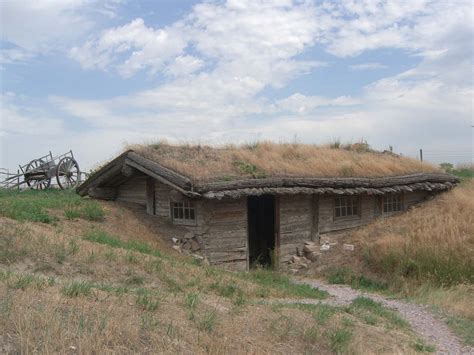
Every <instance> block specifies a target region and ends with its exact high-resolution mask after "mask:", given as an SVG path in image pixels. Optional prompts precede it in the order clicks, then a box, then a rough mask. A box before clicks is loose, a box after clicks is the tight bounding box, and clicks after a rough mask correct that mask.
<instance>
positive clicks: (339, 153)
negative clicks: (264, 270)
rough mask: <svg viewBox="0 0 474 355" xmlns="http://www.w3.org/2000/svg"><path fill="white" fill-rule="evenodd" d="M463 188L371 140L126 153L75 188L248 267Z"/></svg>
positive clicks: (210, 254)
mask: <svg viewBox="0 0 474 355" xmlns="http://www.w3.org/2000/svg"><path fill="white" fill-rule="evenodd" d="M457 182H458V180H457V179H456V178H455V177H453V176H451V175H448V174H444V173H441V172H440V171H438V170H437V169H436V168H435V167H433V166H431V165H428V164H424V163H422V162H419V161H416V160H413V159H409V158H404V157H401V156H398V155H395V154H391V153H381V152H375V151H371V150H370V149H368V147H367V146H366V145H364V144H355V145H349V146H347V147H343V148H331V147H322V146H313V145H303V144H275V143H258V144H254V145H248V146H228V147H224V148H212V147H208V146H188V145H186V146H173V145H169V144H155V145H150V146H136V147H132V148H131V149H130V150H127V151H126V152H124V153H123V154H121V155H120V156H118V157H117V158H115V159H113V160H112V161H110V162H109V163H107V164H106V165H104V166H103V167H101V168H100V169H99V170H98V171H96V172H95V173H94V174H93V175H91V176H90V177H89V178H88V179H87V180H86V181H85V182H84V183H83V184H82V185H80V186H79V187H78V188H77V192H78V193H79V194H80V195H81V196H86V195H88V196H90V197H92V198H99V199H108V200H117V201H124V202H129V203H134V204H138V205H141V206H143V208H144V209H146V211H147V213H148V214H149V215H150V218H164V219H168V220H169V221H170V223H173V224H176V225H181V226H184V227H185V228H186V229H188V230H189V233H191V234H192V235H193V238H195V240H197V241H198V243H199V245H200V250H201V252H202V254H203V255H204V256H206V257H207V259H208V260H209V262H210V263H212V264H225V265H226V266H227V267H230V268H232V269H240V270H242V269H243V270H245V269H248V268H249V267H251V266H252V265H254V264H256V263H260V264H268V263H270V261H271V258H272V257H273V256H275V255H276V256H278V260H279V261H280V262H285V261H287V260H288V259H289V258H290V257H291V256H292V255H294V254H295V253H296V252H297V250H298V249H299V250H301V249H302V247H303V245H304V243H305V242H306V241H315V242H318V241H319V240H320V238H321V236H323V235H324V236H326V237H328V238H330V237H331V236H333V235H335V234H337V233H341V232H343V231H345V230H347V229H349V228H354V227H357V226H361V225H363V224H366V223H369V222H370V221H372V220H374V219H375V218H377V217H381V216H389V215H393V214H396V213H401V212H403V211H405V210H407V209H408V208H410V206H412V205H414V204H416V203H419V202H421V201H423V200H425V199H427V198H429V197H430V196H432V195H433V194H436V193H438V192H441V191H446V190H448V189H450V188H452V187H453V186H454V185H455V184H456V183H457Z"/></svg>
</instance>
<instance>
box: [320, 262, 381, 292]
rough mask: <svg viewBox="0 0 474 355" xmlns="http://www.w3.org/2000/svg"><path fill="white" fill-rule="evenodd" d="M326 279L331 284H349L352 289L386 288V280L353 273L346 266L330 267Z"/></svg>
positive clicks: (372, 289) (370, 289)
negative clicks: (377, 279)
mask: <svg viewBox="0 0 474 355" xmlns="http://www.w3.org/2000/svg"><path fill="white" fill-rule="evenodd" d="M326 279H327V280H328V282H329V283H331V284H339V285H343V284H344V285H350V286H351V288H353V289H362V290H367V291H385V290H387V289H388V284H387V283H386V282H382V281H376V280H372V279H369V278H367V277H365V276H364V275H355V274H354V273H353V272H352V270H350V269H348V268H336V269H331V270H329V271H328V272H327V274H326Z"/></svg>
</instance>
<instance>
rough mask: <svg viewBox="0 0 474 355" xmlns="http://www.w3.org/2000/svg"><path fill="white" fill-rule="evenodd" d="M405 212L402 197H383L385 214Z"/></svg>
mask: <svg viewBox="0 0 474 355" xmlns="http://www.w3.org/2000/svg"><path fill="white" fill-rule="evenodd" d="M400 211H403V199H402V196H401V195H386V196H384V197H383V213H391V212H400Z"/></svg>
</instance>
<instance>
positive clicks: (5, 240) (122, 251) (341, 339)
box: [0, 191, 430, 354]
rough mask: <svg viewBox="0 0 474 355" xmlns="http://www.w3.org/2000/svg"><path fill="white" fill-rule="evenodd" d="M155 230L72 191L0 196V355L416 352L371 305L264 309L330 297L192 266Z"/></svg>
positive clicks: (386, 313)
mask: <svg viewBox="0 0 474 355" xmlns="http://www.w3.org/2000/svg"><path fill="white" fill-rule="evenodd" d="M91 211H93V212H91ZM168 228H172V227H168ZM162 231H163V229H157V228H156V227H153V226H150V225H147V224H145V223H143V221H142V220H141V219H140V215H138V214H137V212H136V211H134V210H130V209H129V208H128V207H127V208H126V207H123V206H120V205H117V204H114V203H102V202H101V203H98V202H95V201H90V200H87V199H79V198H78V197H77V196H76V195H74V194H73V193H71V192H62V191H46V192H34V191H32V192H23V193H16V192H14V193H11V192H9V193H5V192H2V194H1V198H0V352H2V353H5V352H6V353H8V352H12V353H17V352H20V353H30V352H41V353H68V352H78V353H104V352H121V353H128V352H153V353H156V352H161V353H229V352H232V353H242V352H246V353H263V354H264V353H275V352H277V353H322V354H329V353H359V354H365V353H367V352H373V353H380V352H386V353H413V352H416V351H418V350H420V346H419V342H418V338H417V336H416V335H415V334H414V333H413V331H412V330H411V329H410V327H409V326H408V325H407V324H406V322H404V321H403V320H401V319H399V318H398V316H397V315H396V314H394V313H393V312H392V311H390V310H387V309H385V308H383V307H381V306H380V305H378V304H374V303H373V302H369V301H367V300H363V299H362V300H357V301H355V302H354V303H353V304H352V305H351V306H348V307H330V306H326V305H311V306H307V305H283V304H272V300H276V299H285V298H291V299H300V298H305V299H307V298H312V299H316V300H318V299H325V298H326V297H327V294H326V293H325V292H322V291H319V290H317V289H312V288H310V287H308V286H304V285H295V284H293V283H291V282H290V280H289V278H288V277H287V276H285V275H284V274H281V273H276V272H271V271H266V270H256V271H254V272H251V273H230V272H227V271H224V270H222V269H220V268H216V267H211V266H206V265H201V263H200V261H198V260H195V259H192V258H189V257H184V256H182V255H181V254H178V253H176V252H175V251H174V250H172V249H171V248H170V246H168V244H167V242H166V241H167V240H169V235H160V233H161V232H162ZM421 350H430V349H424V348H422V349H421Z"/></svg>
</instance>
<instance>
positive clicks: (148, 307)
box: [135, 289, 160, 311]
mask: <svg viewBox="0 0 474 355" xmlns="http://www.w3.org/2000/svg"><path fill="white" fill-rule="evenodd" d="M137 293H138V295H137V298H136V301H135V302H136V304H137V305H138V306H139V307H140V308H142V309H143V310H145V311H155V310H156V309H157V308H158V306H159V305H160V298H159V297H158V295H157V294H155V293H152V292H150V291H148V290H146V289H140V290H138V292H137Z"/></svg>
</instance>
